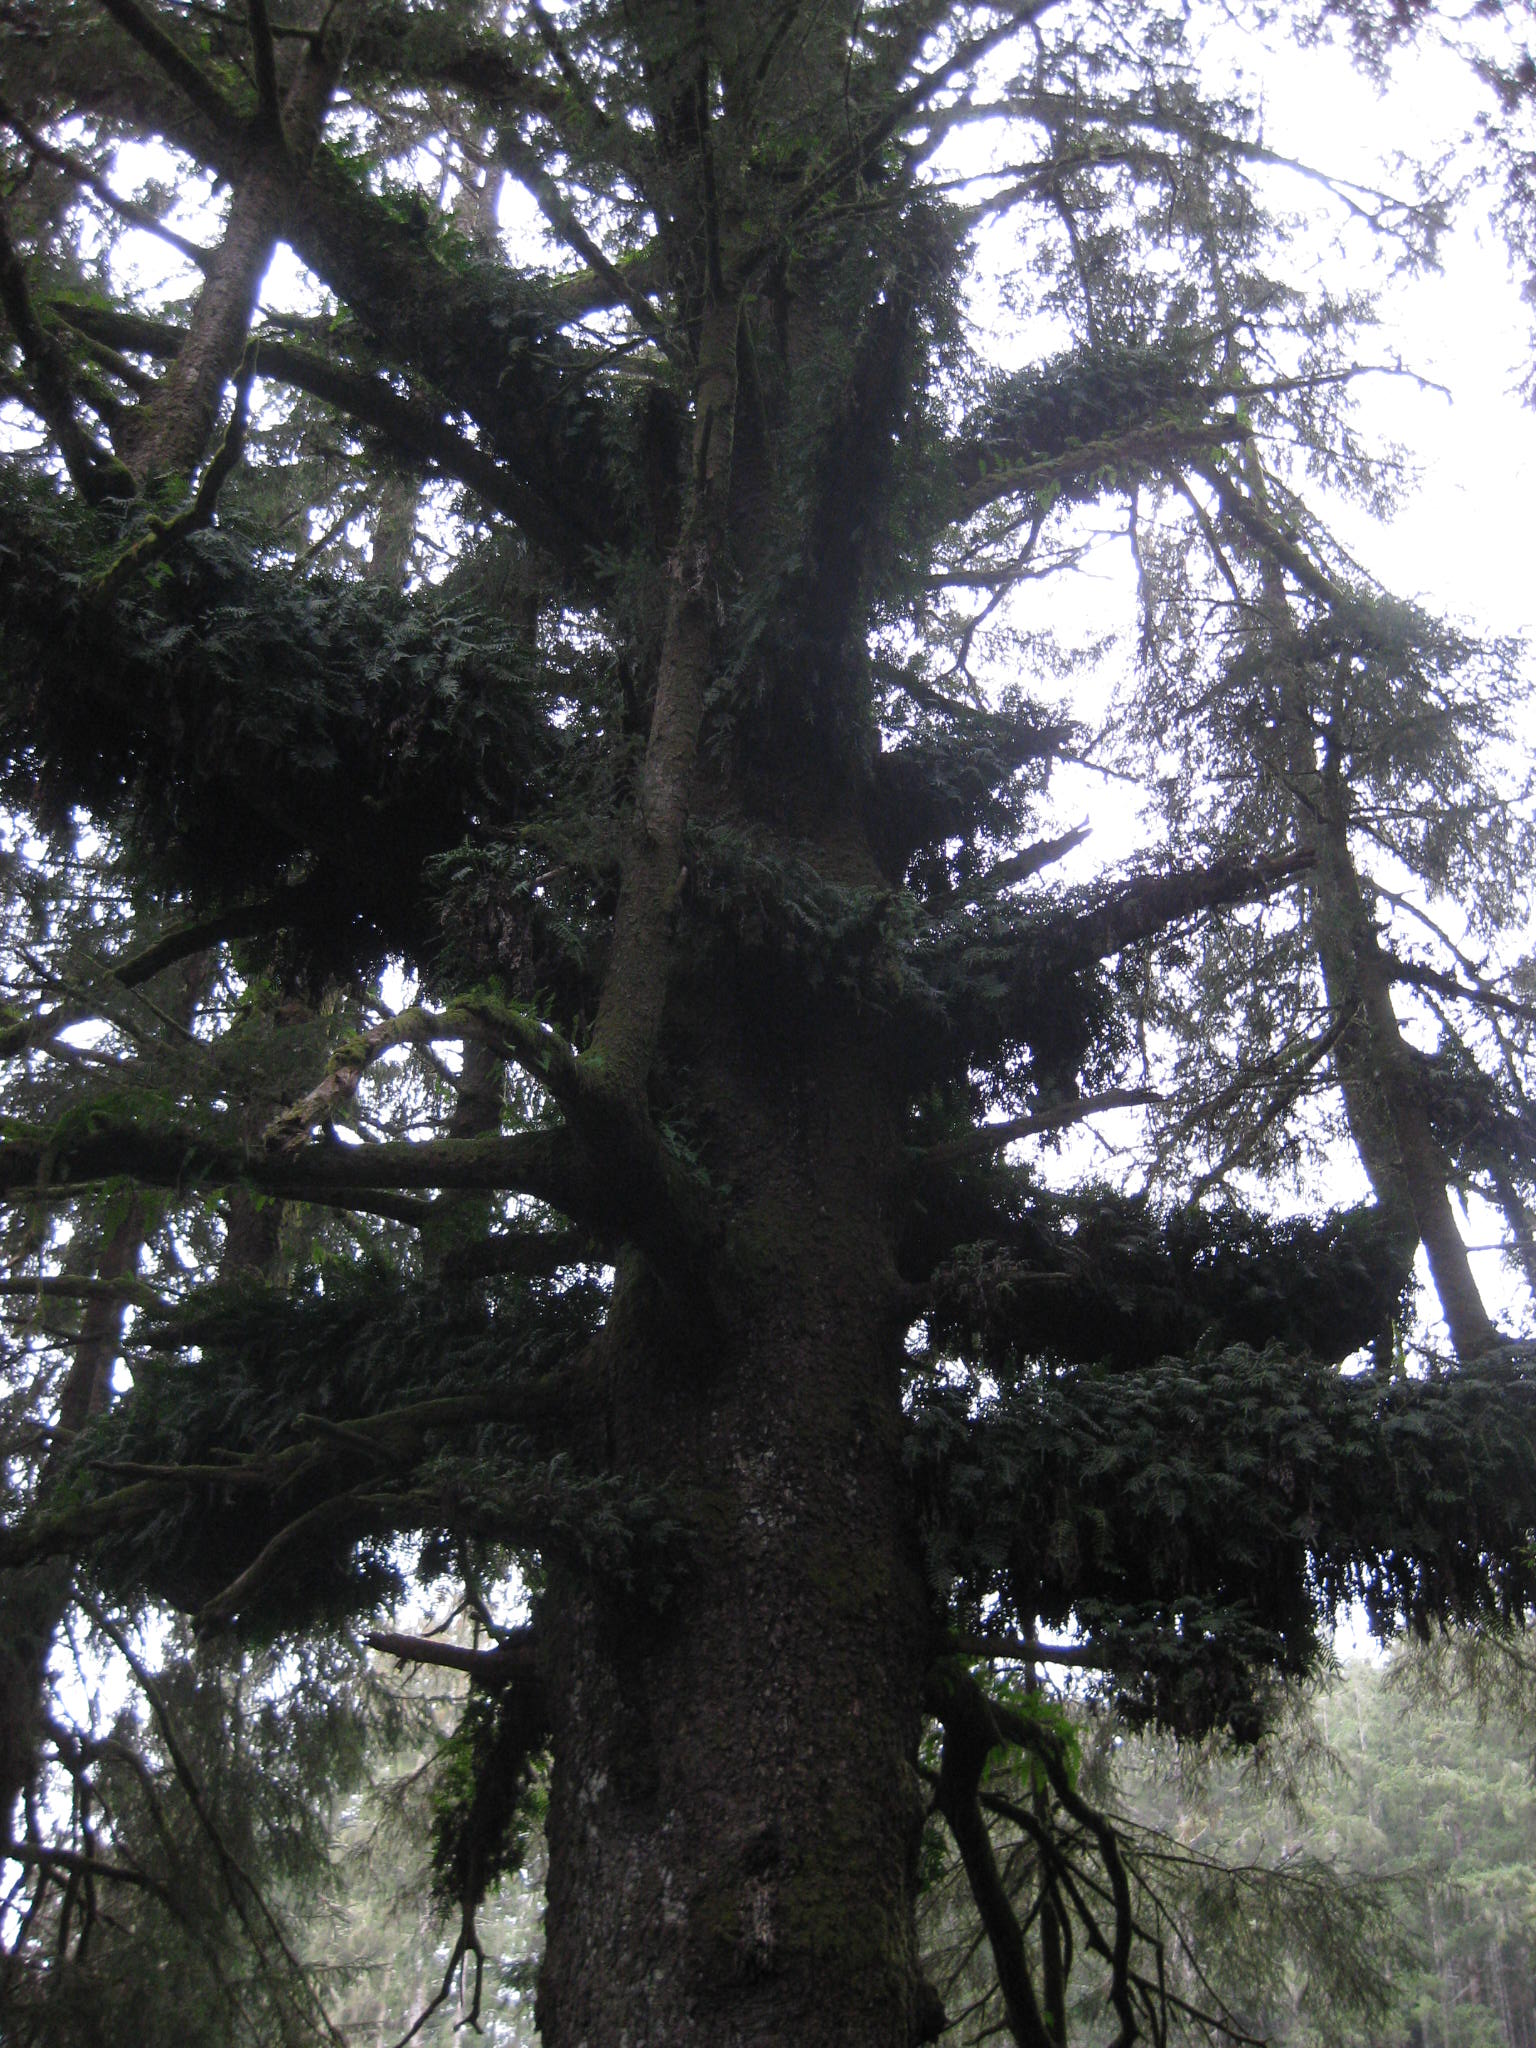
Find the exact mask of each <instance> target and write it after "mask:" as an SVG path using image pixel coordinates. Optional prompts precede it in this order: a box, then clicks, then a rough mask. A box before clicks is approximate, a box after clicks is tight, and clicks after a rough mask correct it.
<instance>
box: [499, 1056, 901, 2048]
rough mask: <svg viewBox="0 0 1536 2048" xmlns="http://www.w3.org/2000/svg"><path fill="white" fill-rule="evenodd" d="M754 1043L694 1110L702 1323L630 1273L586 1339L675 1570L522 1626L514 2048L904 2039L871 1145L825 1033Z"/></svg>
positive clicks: (883, 1105)
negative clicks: (524, 1954) (528, 1857)
mask: <svg viewBox="0 0 1536 2048" xmlns="http://www.w3.org/2000/svg"><path fill="white" fill-rule="evenodd" d="M759 1029H760V1027H759ZM722 1035H724V1034H722ZM755 1035H756V1034H755V1033H754V1031H753V1029H752V1027H751V1026H750V1025H749V1024H747V1023H746V1022H745V1021H743V1022H742V1023H740V1024H739V1025H738V1031H737V1038H738V1050H737V1056H736V1059H735V1060H734V1062H733V1063H732V1066H731V1068H729V1069H728V1068H727V1067H726V1066H725V1064H724V1062H722V1063H721V1066H720V1074H721V1080H720V1085H719V1086H718V1088H716V1089H715V1090H713V1091H712V1093H713V1095H714V1097H715V1101H716V1105H717V1109H718V1112H719V1116H720V1124H719V1128H718V1129H717V1130H716V1131H714V1132H713V1133H712V1134H711V1135H712V1138H713V1139H714V1141H715V1142H716V1143H717V1144H718V1145H719V1148H720V1150H721V1151H722V1152H724V1153H725V1154H726V1155H727V1161H726V1163H727V1185H729V1184H730V1181H729V1165H730V1163H732V1162H733V1161H739V1162H740V1164H741V1166H742V1167H743V1169H747V1168H750V1182H749V1183H747V1184H749V1185H750V1187H751V1189H752V1191H753V1192H752V1197H751V1208H750V1210H749V1211H748V1212H747V1213H746V1214H745V1215H738V1216H737V1217H736V1218H735V1219H734V1221H735V1222H736V1224H737V1226H738V1228H737V1231H736V1233H734V1234H735V1235H737V1236H738V1237H739V1239H740V1240H741V1241H742V1242H743V1243H744V1244H745V1245H746V1246H747V1247H748V1248H749V1249H748V1251H747V1253H746V1254H745V1256H744V1257H743V1259H742V1263H741V1269H740V1270H739V1272H737V1273H734V1274H733V1275H732V1281H731V1287H730V1289H729V1298H730V1300H731V1301H732V1302H733V1303H734V1312H733V1314H732V1318H731V1324H730V1327H729V1328H725V1329H717V1330H714V1331H700V1329H699V1328H698V1327H697V1325H696V1323H695V1322H694V1320H693V1318H692V1316H691V1313H690V1310H689V1307H688V1305H687V1304H684V1303H681V1302H678V1301H676V1300H669V1299H668V1298H667V1296H666V1295H665V1294H664V1293H663V1291H662V1290H661V1288H660V1286H659V1285H658V1284H657V1283H656V1282H655V1281H653V1280H652V1279H650V1278H649V1277H648V1276H647V1275H646V1274H645V1273H644V1272H643V1271H641V1270H640V1269H639V1268H638V1266H637V1267H636V1268H635V1269H633V1270H626V1271H625V1272H623V1273H622V1274H621V1275H620V1280H619V1285H618V1288H617V1291H616V1295H615V1302H614V1308H613V1313H612V1318H611V1321H610V1325H609V1328H608V1331H607V1333H606V1337H605V1343H606V1348H607V1361H608V1366H609V1372H610V1386H611V1405H610V1408H609V1412H608V1414H607V1415H606V1416H605V1418H604V1426H605V1429H606V1432H607V1435H608V1445H607V1449H608V1453H609V1456H610V1457H611V1458H612V1460H613V1462H614V1464H616V1465H617V1466H618V1467H619V1468H620V1469H630V1470H633V1471H635V1472H636V1473H637V1474H639V1475H641V1476H642V1477H643V1478H644V1479H646V1480H648V1481H650V1482H651V1483H653V1484H655V1485H657V1486H666V1487H667V1488H668V1489H669V1490H672V1491H680V1492H681V1493H682V1495H683V1496H684V1497H686V1498H687V1499H688V1500H689V1502H690V1503H691V1506H692V1510H693V1519H694V1522H695V1532H694V1537H693V1546H692V1554H691V1557H690V1558H689V1560H688V1562H687V1563H685V1565H684V1567H683V1571H682V1573H681V1576H680V1578H679V1579H678V1581H677V1582H676V1583H675V1584H673V1585H671V1586H670V1587H669V1588H668V1589H666V1591H665V1597H664V1598H661V1599H651V1598H648V1597H647V1593H646V1589H645V1588H644V1587H643V1586H636V1587H633V1588H625V1587H614V1588H612V1589H610V1590H608V1591H606V1592H604V1591H601V1590H599V1591H593V1590H592V1589H591V1588H590V1587H589V1586H578V1585H577V1584H575V1583H574V1582H572V1581H562V1582H560V1583H557V1584H555V1585H554V1586H552V1587H551V1591H550V1597H549V1599H548V1601H547V1608H548V1613H547V1616H546V1625H547V1626H549V1628H550V1630H551V1633H552V1635H553V1638H554V1641H553V1653H552V1657H551V1671H550V1677H551V1681H552V1687H553V1693H554V1698H555V1700H556V1702H557V1711H556V1714H555V1724H556V1727H557V1729H558V1731H559V1732H558V1734H557V1737H556V1746H555V1756H554V1783H553V1792H552V1799H551V1807H550V1816H549V1843H550V1880H549V1919H548V1950H547V1956H546V1961H545V1964H544V1969H543V1973H542V1976H541V1980H540V2000H539V2020H540V2026H541V2029H542V2033H543V2039H544V2041H545V2043H546V2048H577V2044H580V2043H586V2044H589V2048H598V2044H604V2048H607V2044H613V2043H618V2042H625V2043H628V2044H631V2048H640V2044H641V2043H655V2044H660V2043H663V2042H665V2043H673V2042H676V2043H684V2042H687V2043H695V2042H696V2043H699V2044H701V2048H703V2044H706V2043H707V2044H709V2048H768V2044H770V2043H772V2044H774V2048H782V2044H786V2043H789V2042H793V2043H795V2044H796V2048H815V2044H818V2043H827V2044H829V2048H830V2044H833V2043H836V2044H837V2048H858V2044H862V2043H867V2044H870V2048H874V2044H877V2043H878V2044H879V2048H896V2044H906V2043H909V2042H914V2041H917V2040H921V2039H926V2038H931V2027H932V2012H931V2006H932V1999H931V1994H925V1992H924V1990H923V1987H922V1986H921V1984H920V1982H919V1977H918V1969H917V1954H916V1942H915V1935H914V1929H913V1919H912V1905H913V1891H914V1866H915V1851H916V1848H917V1842H918V1835H919V1832H920V1827H921V1799H920V1787H919V1782H918V1779H917V1776H916V1772H915V1769H914V1762H915V1751H916V1745H917V1739H918V1732H919V1716H918V1694H919V1683H920V1678H921V1670H922V1664H923V1659H924V1649H925V1609H924V1597H923V1588H922V1584H921V1581H920V1577H919V1575H918V1572H917V1571H916V1569H915V1564H914V1560H913V1559H912V1557H911V1556H910V1554H909V1544H910V1540H911V1539H910V1537H909V1536H908V1535H906V1534H904V1533H903V1530H904V1518H903V1515H902V1513H901V1499H900V1495H901V1486H902V1480H901V1466H900V1452H899V1433H900V1422H901V1413H900V1380H901V1358H902V1349H901V1334H902V1329H901V1319H900V1316H899V1314H898V1313H897V1309H896V1302H897V1296H896V1290H895V1285H894V1273H893V1269H892V1265H891V1261H890V1255H889V1250H888V1237H889V1227H890V1224H889V1202H890V1196H891V1193H892V1191H893V1180H894V1172H895V1168H896V1166H897V1163H898V1153H897V1149H896V1143H895V1137H896V1126H895V1122H894V1119H893V1117H892V1115H891V1112H890V1107H889V1105H888V1104H887V1102H886V1101H885V1100H884V1098H883V1091H882V1088H881V1085H880V1080H879V1067H878V1062H877V1061H876V1060H875V1059H874V1058H873V1057H872V1056H871V1054H870V1050H869V1049H868V1048H867V1047H861V1046H860V1045H859V1044H858V1043H857V1039H856V1036H855V1034H854V1033H853V1032H851V1031H849V1032H848V1033H847V1034H846V1035H845V1036H844V1037H843V1039H842V1041H841V1042H840V1043H836V1044H833V1043H829V1042H828V1037H827V1035H826V1034H825V1033H823V1034H822V1035H821V1036H820V1042H819V1043H817V1044H815V1045H813V1046H809V1047H805V1046H794V1047H790V1046H785V1045H783V1044H780V1045H779V1046H777V1047H767V1046H765V1045H764V1044H763V1043H762V1042H761V1039H760V1037H759V1038H758V1042H756V1043H752V1042H751V1041H752V1039H753V1037H754V1036H755ZM696 1078H697V1072H696V1070H695V1079H696ZM743 1182H744V1183H745V1182H746V1176H745V1173H744V1174H743Z"/></svg>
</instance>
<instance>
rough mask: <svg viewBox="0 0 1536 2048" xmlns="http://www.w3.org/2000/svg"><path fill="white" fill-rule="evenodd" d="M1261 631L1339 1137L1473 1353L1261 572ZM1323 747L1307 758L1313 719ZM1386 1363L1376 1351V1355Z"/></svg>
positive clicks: (1461, 1282)
mask: <svg viewBox="0 0 1536 2048" xmlns="http://www.w3.org/2000/svg"><path fill="white" fill-rule="evenodd" d="M1268 575H1269V582H1270V588H1269V591H1268V596H1267V603H1268V609H1269V612H1270V617H1271V630H1272V632H1273V634H1274V640H1275V646H1276V648H1277V650H1278V652H1279V664H1278V668H1279V680H1278V702H1279V726H1280V733H1279V738H1280V744H1281V749H1282V759H1283V772H1284V775H1285V778H1286V782H1287V784H1288V786H1289V789H1290V794H1291V801H1292V805H1293V809H1294V814H1295V819H1296V829H1297V832H1298V835H1299V836H1300V837H1301V838H1302V839H1304V840H1310V841H1311V842H1312V843H1313V844H1314V846H1315V849H1316V853H1317V864H1316V866H1315V867H1314V868H1313V869H1312V871H1311V873H1310V875H1309V876H1308V895H1309V898H1310V915H1311V930H1312V939H1313V944H1314V946H1315V948H1316V953H1317V960H1318V965H1319V967H1320V969H1321V972H1322V977H1323V986H1324V989H1325V990H1326V992H1327V996H1328V1005H1329V1009H1330V1010H1331V1012H1332V1014H1333V1017H1334V1018H1335V1019H1336V1020H1338V1021H1340V1022H1341V1023H1342V1025H1343V1030H1342V1033H1341V1035H1340V1037H1339V1039H1338V1041H1337V1043H1336V1045H1335V1048H1334V1071H1335V1073H1336V1075H1337V1078H1338V1082H1339V1088H1340V1091H1341V1093H1342V1095H1343V1098H1344V1113H1345V1116H1346V1118H1347V1120H1348V1123H1349V1131H1350V1136H1351V1138H1352V1139H1353V1140H1354V1144H1355V1149H1356V1151H1357V1152H1358V1154H1359V1156H1360V1163H1361V1165H1362V1166H1363V1167H1364V1168H1365V1172H1366V1176H1367V1178H1368V1179H1369V1181H1370V1183H1371V1187H1372V1190H1373V1192H1374V1194H1375V1196H1376V1200H1377V1203H1378V1204H1379V1206H1380V1208H1381V1210H1382V1213H1383V1215H1384V1217H1385V1218H1386V1220H1387V1223H1388V1225H1389V1227H1390V1228H1391V1229H1392V1231H1393V1233H1394V1235H1395V1236H1396V1237H1398V1238H1399V1240H1400V1241H1401V1242H1402V1244H1403V1246H1404V1248H1405V1250H1406V1249H1407V1248H1408V1247H1409V1246H1411V1245H1414V1244H1422V1245H1423V1246H1424V1249H1425V1253H1426V1255H1427V1257H1428V1259H1429V1269H1430V1274H1431V1277H1432V1278H1433V1280H1434V1284H1435V1291H1436V1293H1437V1294H1438V1296H1439V1299H1440V1306H1441V1310H1442V1313H1443V1314H1444V1316H1445V1321H1446V1326H1447V1328H1448V1329H1449V1331H1450V1334H1451V1342H1452V1344H1453V1346H1454V1347H1455V1350H1456V1355H1457V1356H1458V1358H1461V1359H1463V1360H1468V1359H1473V1358H1478V1357H1481V1356H1482V1355H1483V1353H1485V1352H1487V1351H1489V1350H1491V1349H1493V1348H1494V1346H1496V1345H1497V1344H1498V1342H1499V1333H1498V1330H1497V1329H1496V1327H1495V1326H1494V1323H1493V1320H1492V1318H1491V1317H1490V1316H1489V1314H1488V1312H1487V1310H1486V1308H1485V1307H1484V1306H1483V1300H1482V1296H1481V1295H1480V1293H1479V1292H1478V1287H1477V1282H1476V1280H1475V1279H1474V1278H1473V1274H1472V1267H1471V1262H1470V1261H1469V1259H1468V1257H1467V1249H1466V1246H1465V1244H1464V1243H1463V1241H1462V1237H1461V1233H1460V1231H1459V1230H1458V1229H1457V1227H1456V1218H1455V1215H1454V1213H1453V1212H1452V1209H1451V1202H1450V1196H1449V1194H1448V1192H1447V1184H1448V1181H1449V1177H1450V1170H1449V1167H1448V1165H1447V1162H1446V1159H1445V1155H1444V1153H1443V1152H1442V1151H1441V1150H1440V1147H1439V1145H1438V1143H1437V1142H1436V1140H1435V1136H1434V1133H1433V1131H1432V1130H1431V1128H1430V1122H1429V1112H1428V1109H1427V1107H1426V1105H1425V1102H1424V1095H1423V1090H1422V1088H1421V1086H1420V1084H1419V1077H1418V1073H1417V1071H1416V1067H1415V1059H1414V1054H1413V1052H1412V1050H1411V1048H1410V1047H1409V1045H1408V1043H1407V1041H1406V1040H1405V1039H1404V1037H1403V1033H1402V1027H1401V1025H1400V1024H1399V1023H1398V1019H1397V1011H1396V1009H1395V1007H1394V1006H1393V1001H1392V976H1391V970H1390V968H1389V967H1388V964H1387V960H1386V957H1385V955H1384V954H1383V952H1382V949H1381V943H1380V941H1379V939H1378V938H1377V935H1376V927H1375V924H1374V922H1373V920H1372V917H1371V912H1370V908H1369V905H1368V903H1367V901H1366V895H1365V889H1364V886H1363V884H1362V882H1361V878H1360V870H1359V868H1358V867H1357V865H1356V863H1355V857H1354V853H1353V851H1352V849H1351V847H1350V843H1349V801H1350V800H1349V792H1348V790H1347V788H1346V787H1345V784H1344V780H1343V776H1342V774H1341V772H1340V768H1339V764H1338V761H1337V759H1336V757H1335V755H1334V753H1333V751H1332V749H1333V747H1334V745H1335V743H1336V735H1335V734H1334V733H1333V728H1332V722H1331V720H1329V719H1326V718H1325V707H1322V706H1319V705H1318V704H1317V703H1316V702H1315V701H1314V699H1315V688H1314V678H1312V677H1311V676H1310V675H1309V673H1308V672H1307V671H1306V670H1305V669H1304V668H1303V666H1302V664H1301V662H1300V660H1299V659H1298V657H1297V655H1296V653H1295V651H1294V646H1293V642H1294V634H1293V632H1292V630H1291V627H1290V621H1289V614H1288V612H1287V611H1286V610H1285V609H1284V595H1283V591H1281V590H1280V589H1279V587H1278V586H1279V579H1278V575H1277V574H1276V573H1275V572H1273V571H1270V572H1268ZM1319 725H1322V726H1323V729H1324V734H1325V738H1324V743H1323V744H1324V756H1323V759H1322V761H1321V762H1320V761H1319V759H1318V737H1317V734H1318V727H1319ZM1385 1362H1386V1361H1385V1360H1382V1359H1379V1360H1378V1363H1380V1364H1384V1363H1385Z"/></svg>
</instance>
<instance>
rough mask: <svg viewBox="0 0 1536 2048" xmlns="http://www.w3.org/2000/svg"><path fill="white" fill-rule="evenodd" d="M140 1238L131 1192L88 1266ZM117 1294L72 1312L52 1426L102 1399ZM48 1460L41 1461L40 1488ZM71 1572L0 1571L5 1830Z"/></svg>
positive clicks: (122, 1254) (117, 1324)
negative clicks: (75, 1321) (76, 1317)
mask: <svg viewBox="0 0 1536 2048" xmlns="http://www.w3.org/2000/svg"><path fill="white" fill-rule="evenodd" d="M143 1245H144V1212H143V1209H142V1206H141V1205H140V1203H139V1201H138V1200H137V1199H136V1198H135V1199H134V1200H133V1201H131V1202H130V1204H129V1207H128V1210H127V1213H126V1214H125V1215H124V1216H123V1218H122V1220H121V1221H120V1222H119V1223H118V1225H117V1227H116V1229H115V1230H114V1231H113V1232H112V1235H111V1236H110V1237H109V1238H108V1239H107V1242H106V1244H105V1246H104V1247H103V1248H102V1251H101V1254H100V1257H99V1259H98V1260H97V1262H96V1264H95V1267H94V1276H93V1277H95V1278H96V1279H98V1280H102V1281H109V1282H110V1281H113V1280H122V1279H127V1278H131V1277H132V1275H133V1274H134V1273H135V1271H136V1270H137V1268H138V1262H139V1253H140V1251H141V1250H142V1249H143ZM126 1306H127V1302H126V1298H125V1297H124V1296H122V1295H107V1294H103V1295H97V1296H95V1297H93V1298H92V1299H91V1300H89V1301H87V1303H86V1305H85V1311H84V1314H83V1315H82V1316H81V1319H80V1334H79V1336H78V1337H77V1338H76V1339H75V1342H74V1346H73V1350H72V1355H71V1358H70V1363H69V1368H68V1370H67V1372H66V1373H65V1376H64V1385H63V1388H62V1390H61V1392H60V1395H59V1405H58V1424H59V1428H60V1429H61V1430H63V1431H66V1432H68V1433H69V1434H70V1435H73V1434H75V1433H76V1432H78V1431H79V1430H81V1429H83V1428H84V1427H85V1425H86V1423H87V1422H89V1421H90V1419H91V1417H92V1416H93V1415H96V1414H98V1413H99V1412H100V1411H101V1410H102V1409H103V1408H105V1407H106V1405H107V1403H108V1401H109V1400H110V1398H111V1393H112V1370H113V1367H114V1366H115V1364H116V1362H117V1358H118V1354H119V1352H120V1351H121V1348H122V1338H123V1314H124V1310H125V1308H126ZM53 1463H54V1460H53V1459H52V1458H51V1457H50V1458H49V1459H48V1461H47V1462H46V1463H45V1465H44V1467H43V1472H42V1476H41V1478H40V1480H39V1486H40V1487H42V1488H46V1487H47V1485H48V1483H49V1479H50V1472H51V1468H52V1466H53ZM73 1577H74V1575H73V1572H72V1571H71V1568H70V1566H69V1565H68V1563H67V1562H65V1561H63V1560H52V1561H50V1562H48V1563H47V1564H40V1565H34V1566H31V1567H28V1568H27V1569H25V1570H22V1571H15V1572H6V1573H4V1574H3V1575H0V1814H3V1817H4V1824H5V1828H6V1831H7V1834H9V1833H10V1830H11V1828H12V1827H13V1825H14V1821H15V1812H16V1803H17V1801H18V1800H19V1799H20V1798H22V1797H23V1795H24V1794H26V1793H27V1792H29V1791H30V1789H31V1787H32V1785H33V1784H34V1782H35V1781H36V1777H37V1770H38V1752H39V1745H40V1741H41V1737H42V1721H43V1711H44V1697H45V1694H46V1691H47V1675H48V1658H49V1655H50V1653H51V1652H52V1649H53V1640H54V1637H55V1635H56V1634H57V1632H58V1627H59V1620H60V1617H61V1616H62V1614H63V1612H64V1610H65V1608H66V1607H67V1606H68V1604H69V1598H70V1587H71V1585H72V1583H73Z"/></svg>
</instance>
